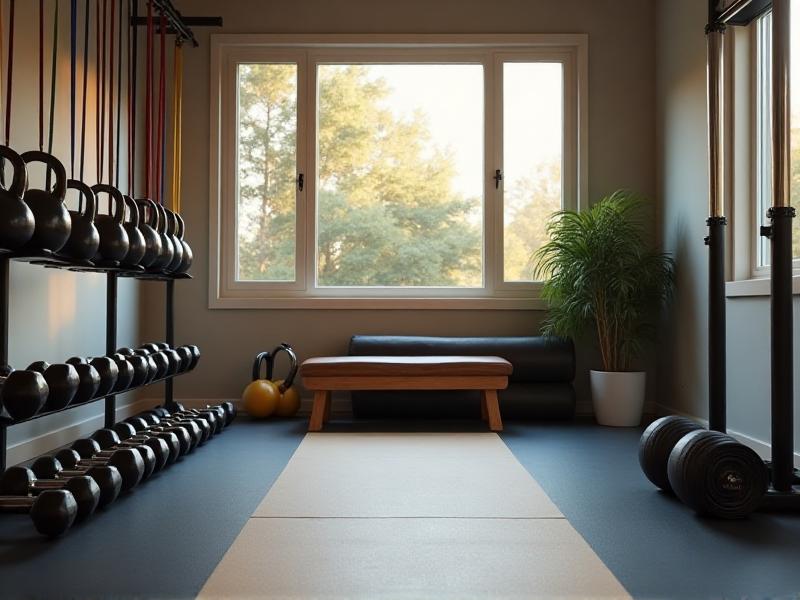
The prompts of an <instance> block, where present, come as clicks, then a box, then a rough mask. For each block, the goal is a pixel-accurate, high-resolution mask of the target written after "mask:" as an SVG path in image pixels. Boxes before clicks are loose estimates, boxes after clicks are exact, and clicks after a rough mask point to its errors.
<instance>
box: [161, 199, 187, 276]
mask: <svg viewBox="0 0 800 600" xmlns="http://www.w3.org/2000/svg"><path fill="white" fill-rule="evenodd" d="M164 212H165V213H166V215H167V237H168V238H169V241H170V242H171V243H172V260H171V261H170V263H169V264H168V265H167V267H166V271H168V272H170V273H177V272H178V267H179V266H180V265H181V262H182V261H183V244H181V240H180V239H179V238H178V219H177V218H176V217H175V213H174V212H172V211H171V210H169V209H168V208H164Z"/></svg>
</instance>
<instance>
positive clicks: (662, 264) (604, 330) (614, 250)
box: [534, 190, 674, 426]
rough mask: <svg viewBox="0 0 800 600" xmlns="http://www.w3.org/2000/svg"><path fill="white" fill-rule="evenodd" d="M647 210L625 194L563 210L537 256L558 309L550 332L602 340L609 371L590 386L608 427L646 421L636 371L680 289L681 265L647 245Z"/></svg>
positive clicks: (595, 375) (641, 376)
mask: <svg viewBox="0 0 800 600" xmlns="http://www.w3.org/2000/svg"><path fill="white" fill-rule="evenodd" d="M642 205H643V201H642V200H641V199H640V198H638V197H637V196H636V195H634V194H632V193H631V192H628V191H624V190H619V191H617V192H614V193H613V194H611V195H610V196H607V197H605V198H603V199H601V200H600V201H599V202H597V203H596V204H594V205H593V206H592V207H591V208H590V209H588V210H585V211H582V212H575V211H571V210H562V211H559V212H557V213H555V214H554V215H553V217H552V218H551V220H550V222H549V223H548V227H547V232H548V236H549V241H548V242H547V243H545V244H544V245H543V246H542V247H541V248H540V249H539V250H538V251H537V252H536V253H535V254H534V261H535V272H536V275H537V279H540V280H542V281H544V284H543V288H542V297H543V298H544V299H545V300H546V301H547V303H548V305H549V307H550V312H549V314H548V316H547V318H546V319H545V322H544V326H543V330H544V331H543V333H545V334H549V335H559V336H564V337H573V338H574V337H578V336H580V335H581V334H582V333H584V332H585V331H587V330H593V331H594V334H595V336H596V338H597V342H598V345H599V347H600V356H601V359H602V364H603V369H602V370H601V371H595V370H592V371H590V383H591V392H592V405H593V407H594V413H595V417H596V419H597V422H598V423H600V424H601V425H615V426H634V425H638V424H639V422H640V421H641V418H642V408H643V406H644V393H645V373H644V372H642V371H632V370H631V367H632V363H633V360H634V359H635V358H636V357H637V356H638V355H639V354H640V352H641V350H642V344H643V342H644V341H645V340H646V339H647V338H648V336H649V335H650V334H652V333H653V332H654V330H655V328H654V326H653V319H654V317H655V315H656V312H657V310H658V309H659V308H660V307H661V306H662V305H663V304H664V303H665V301H666V300H667V299H668V298H669V297H670V295H671V292H672V284H673V278H674V262H673V260H672V258H671V257H670V256H668V255H667V254H663V253H661V252H658V251H657V250H655V249H653V248H652V247H651V246H650V245H649V244H648V243H647V241H646V240H645V236H644V228H643V224H642V222H641V220H640V218H639V217H640V216H641V210H640V209H641V208H642Z"/></svg>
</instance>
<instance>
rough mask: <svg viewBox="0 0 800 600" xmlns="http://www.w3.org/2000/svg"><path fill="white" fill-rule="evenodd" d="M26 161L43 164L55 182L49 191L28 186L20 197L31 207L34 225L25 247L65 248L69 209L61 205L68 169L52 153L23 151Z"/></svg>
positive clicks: (70, 228)
mask: <svg viewBox="0 0 800 600" xmlns="http://www.w3.org/2000/svg"><path fill="white" fill-rule="evenodd" d="M22 160H24V161H25V164H28V165H29V164H30V163H32V162H41V163H44V164H45V165H46V166H47V168H48V169H51V170H52V171H53V173H54V174H55V185H54V186H53V189H52V190H40V189H28V190H27V191H26V192H25V196H24V198H23V200H25V203H26V204H27V205H28V207H29V208H30V209H31V212H32V213H33V219H34V222H35V227H34V230H33V236H32V237H31V239H30V240H29V241H28V243H27V247H29V248H32V249H35V250H39V249H42V250H51V251H52V252H58V251H59V250H61V248H63V247H64V244H66V243H67V240H68V239H69V234H70V231H71V230H72V221H71V220H70V218H69V211H68V210H67V207H66V206H64V196H65V195H66V193H67V171H66V169H64V165H62V164H61V162H60V161H59V160H58V159H57V158H56V157H55V156H53V155H52V154H48V153H47V152H40V151H38V150H30V151H28V152H23V154H22Z"/></svg>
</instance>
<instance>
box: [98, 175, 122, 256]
mask: <svg viewBox="0 0 800 600" xmlns="http://www.w3.org/2000/svg"><path fill="white" fill-rule="evenodd" d="M92 191H93V192H94V193H95V195H97V194H101V193H106V194H108V196H109V200H108V213H109V214H107V215H106V214H103V213H101V212H100V211H99V210H98V211H97V217H96V218H95V224H96V225H97V231H98V232H99V233H100V248H98V250H97V255H96V256H95V260H96V261H100V262H122V261H124V260H125V257H126V256H127V255H128V249H129V246H130V242H129V240H128V233H127V232H126V231H125V228H124V227H123V226H122V220H123V218H124V217H125V198H123V197H122V192H120V191H119V190H118V189H117V188H115V187H114V186H112V185H108V184H107V183H96V184H95V185H93V186H92ZM112 205H113V210H112Z"/></svg>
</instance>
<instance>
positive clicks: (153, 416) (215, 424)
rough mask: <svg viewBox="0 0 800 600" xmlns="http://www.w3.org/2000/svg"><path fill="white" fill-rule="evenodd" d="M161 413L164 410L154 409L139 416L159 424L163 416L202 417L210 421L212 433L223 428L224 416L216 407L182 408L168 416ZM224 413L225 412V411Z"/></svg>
mask: <svg viewBox="0 0 800 600" xmlns="http://www.w3.org/2000/svg"><path fill="white" fill-rule="evenodd" d="M159 414H163V412H159V413H156V412H155V411H153V410H146V411H143V412H141V413H139V414H137V415H136V416H137V417H141V418H143V419H144V420H145V421H147V423H148V424H149V425H157V424H158V423H159V421H160V420H161V419H163V418H172V419H178V418H196V417H199V418H202V419H205V420H206V421H208V424H209V425H210V426H211V434H213V435H216V434H217V433H219V432H220V431H221V430H222V423H223V420H224V419H223V418H222V416H220V414H219V411H217V410H216V409H214V408H204V409H199V410H198V409H189V410H182V411H176V412H173V413H170V414H169V416H168V417H160V416H159ZM223 415H224V412H223Z"/></svg>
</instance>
